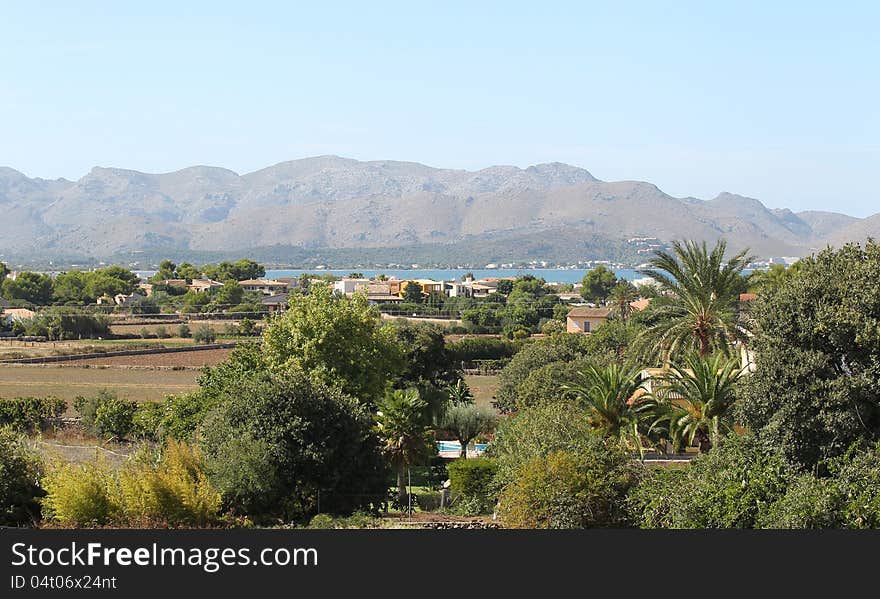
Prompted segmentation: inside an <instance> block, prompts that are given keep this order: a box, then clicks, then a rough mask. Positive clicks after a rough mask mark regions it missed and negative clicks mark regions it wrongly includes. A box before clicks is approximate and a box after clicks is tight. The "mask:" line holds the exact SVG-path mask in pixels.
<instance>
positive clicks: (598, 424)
mask: <svg viewBox="0 0 880 599" xmlns="http://www.w3.org/2000/svg"><path fill="white" fill-rule="evenodd" d="M640 374H641V371H640V369H638V368H634V367H631V366H627V365H621V364H619V363H616V362H615V363H612V364H610V365H608V366H606V367H604V368H599V367H596V366H594V365H590V366H587V367H586V368H584V369H583V370H581V371H580V372H579V373H578V377H579V379H580V382H579V383H577V384H572V385H563V388H564V389H566V390H570V391H572V392H574V394H575V396H576V397H577V399H578V401H579V402H580V403H581V404H582V405H583V406H584V407H586V409H587V419H588V421H589V423H590V425H591V426H592V427H593V428H594V429H595V430H596V432H597V433H598V434H599V435H601V436H602V437H603V438H605V439H612V438H613V439H622V440H623V441H624V442H625V443H627V444H628V445H630V446H636V447H638V448H639V450H640V451H641V449H642V443H641V431H642V428H643V427H642V426H641V425H642V424H643V422H644V421H645V414H646V412H645V411H646V409H647V408H648V405H649V402H650V398H649V397H648V396H647V395H639V389H640V388H641V386H642V379H641V376H640Z"/></svg>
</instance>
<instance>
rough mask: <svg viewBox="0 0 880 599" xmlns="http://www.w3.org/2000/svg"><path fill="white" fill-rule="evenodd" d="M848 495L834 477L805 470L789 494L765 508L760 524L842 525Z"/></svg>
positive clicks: (772, 525)
mask: <svg viewBox="0 0 880 599" xmlns="http://www.w3.org/2000/svg"><path fill="white" fill-rule="evenodd" d="M843 501H844V497H843V495H842V493H841V492H840V490H839V489H838V488H837V485H836V482H835V481H834V480H832V479H823V478H816V477H815V476H813V475H812V474H802V475H801V476H798V477H797V478H796V479H795V480H794V482H792V483H791V485H790V486H789V487H788V490H787V491H786V492H785V495H783V496H782V498H780V499H779V500H777V501H776V502H774V503H772V504H770V505H769V506H768V507H766V508H765V509H763V510H761V512H760V513H759V514H758V517H757V519H756V526H757V527H759V528H797V529H803V528H840V527H842V526H843V516H842V513H841V512H842V510H843Z"/></svg>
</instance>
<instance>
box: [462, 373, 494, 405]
mask: <svg viewBox="0 0 880 599" xmlns="http://www.w3.org/2000/svg"><path fill="white" fill-rule="evenodd" d="M464 382H465V383H467V386H468V387H470V388H471V393H473V395H474V403H476V404H477V405H478V406H490V405H491V402H492V398H493V397H495V393H496V392H497V391H498V386H499V384H500V383H499V381H498V376H497V375H483V374H473V375H471V374H469V375H466V376H465V377H464Z"/></svg>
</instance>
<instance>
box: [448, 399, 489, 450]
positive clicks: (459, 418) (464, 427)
mask: <svg viewBox="0 0 880 599" xmlns="http://www.w3.org/2000/svg"><path fill="white" fill-rule="evenodd" d="M497 423H498V415H497V414H496V412H495V410H493V409H492V408H488V407H484V406H477V405H474V404H454V405H452V406H450V407H449V408H447V409H446V412H445V413H444V414H443V418H441V420H440V425H439V428H440V429H443V430H445V431H447V432H448V433H450V434H451V435H452V436H453V437H455V439H456V440H457V441H458V442H459V443H461V457H462V458H467V446H468V445H469V444H470V442H471V441H473V440H474V439H476V438H477V437H478V436H480V435H483V434H486V433H490V432H492V431H493V430H494V429H495V425H496V424H497Z"/></svg>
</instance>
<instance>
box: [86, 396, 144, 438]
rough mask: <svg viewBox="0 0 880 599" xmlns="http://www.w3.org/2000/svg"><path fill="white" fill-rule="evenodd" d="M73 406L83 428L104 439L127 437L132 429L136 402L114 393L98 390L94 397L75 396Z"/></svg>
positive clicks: (136, 407) (136, 406)
mask: <svg viewBox="0 0 880 599" xmlns="http://www.w3.org/2000/svg"><path fill="white" fill-rule="evenodd" d="M73 407H74V408H75V409H76V411H77V412H79V414H80V416H81V417H82V424H83V427H85V429H86V430H87V431H88V432H90V433H92V434H93V435H96V436H98V437H102V438H105V439H114V438H115V439H118V440H122V439H127V438H128V437H129V436H130V435H131V433H132V431H133V430H134V415H135V412H137V409H138V404H137V402H134V401H128V400H124V399H119V398H118V397H117V396H116V394H115V393H113V392H110V391H100V392H99V393H98V394H97V395H96V396H94V397H88V398H86V397H81V396H80V397H77V398H76V399H74V400H73Z"/></svg>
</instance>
